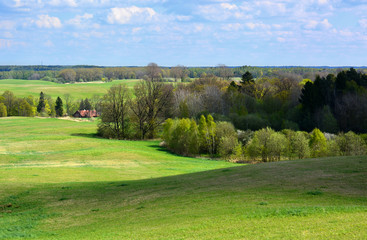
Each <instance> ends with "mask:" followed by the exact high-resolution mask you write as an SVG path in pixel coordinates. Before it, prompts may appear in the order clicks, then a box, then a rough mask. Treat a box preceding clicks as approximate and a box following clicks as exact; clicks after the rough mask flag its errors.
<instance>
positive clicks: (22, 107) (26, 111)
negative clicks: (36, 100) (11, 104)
mask: <svg viewBox="0 0 367 240" xmlns="http://www.w3.org/2000/svg"><path fill="white" fill-rule="evenodd" d="M19 116H24V117H33V116H34V111H33V107H32V106H31V105H30V104H29V103H28V102H27V101H26V100H25V99H23V100H21V101H20V103H19Z"/></svg>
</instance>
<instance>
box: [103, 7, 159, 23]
mask: <svg viewBox="0 0 367 240" xmlns="http://www.w3.org/2000/svg"><path fill="white" fill-rule="evenodd" d="M156 14H157V13H156V12H155V11H154V10H153V9H152V8H139V7H136V6H132V7H127V8H117V7H116V8H111V11H110V13H109V14H108V17H107V21H108V22H109V23H111V24H114V23H118V24H127V23H130V22H132V21H138V22H147V21H151V20H152V19H153V17H154V16H155V15H156Z"/></svg>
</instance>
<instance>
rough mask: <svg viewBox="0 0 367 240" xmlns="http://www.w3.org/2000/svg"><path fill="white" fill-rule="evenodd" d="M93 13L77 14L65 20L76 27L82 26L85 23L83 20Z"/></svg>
mask: <svg viewBox="0 0 367 240" xmlns="http://www.w3.org/2000/svg"><path fill="white" fill-rule="evenodd" d="M92 18H93V14H89V13H85V14H84V15H77V16H75V18H73V19H70V20H69V21H67V23H68V24H71V25H74V26H76V27H83V26H84V25H85V24H84V23H85V21H87V20H89V19H92Z"/></svg>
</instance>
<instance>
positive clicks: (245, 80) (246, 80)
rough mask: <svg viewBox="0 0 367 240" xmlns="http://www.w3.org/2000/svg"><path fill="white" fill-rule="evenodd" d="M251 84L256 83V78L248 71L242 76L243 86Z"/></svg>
mask: <svg viewBox="0 0 367 240" xmlns="http://www.w3.org/2000/svg"><path fill="white" fill-rule="evenodd" d="M250 83H255V81H254V77H253V76H252V74H251V73H250V72H249V71H247V72H245V73H244V74H243V75H242V78H241V84H243V85H246V84H250Z"/></svg>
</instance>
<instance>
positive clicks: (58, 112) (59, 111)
mask: <svg viewBox="0 0 367 240" xmlns="http://www.w3.org/2000/svg"><path fill="white" fill-rule="evenodd" d="M55 112H56V116H57V117H62V116H63V115H64V107H63V103H62V100H61V98H60V97H57V99H56V105H55Z"/></svg>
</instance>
